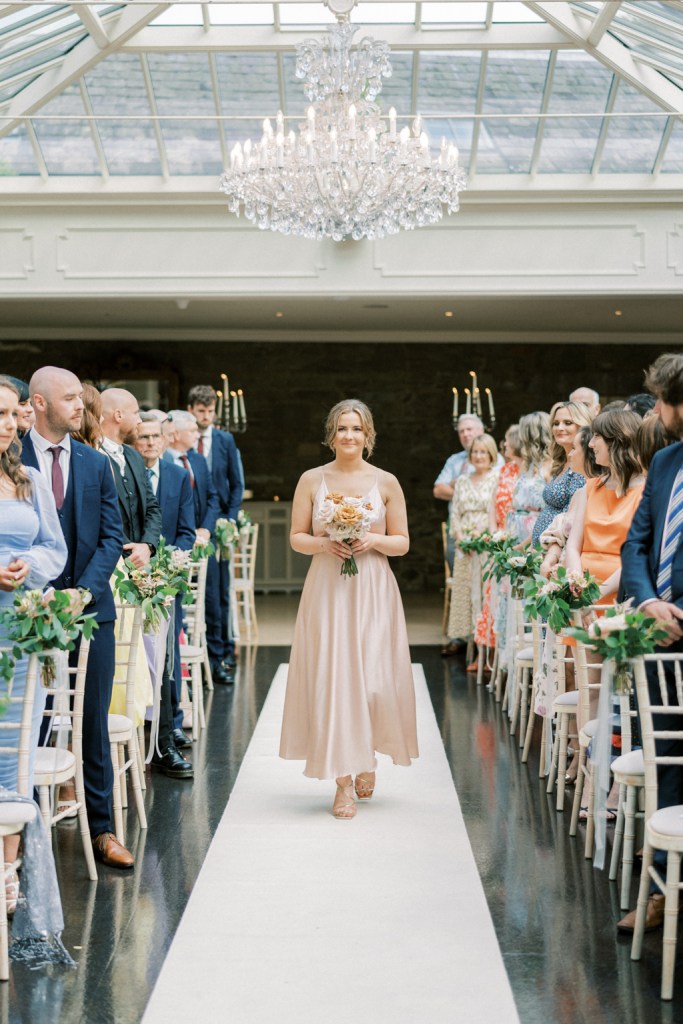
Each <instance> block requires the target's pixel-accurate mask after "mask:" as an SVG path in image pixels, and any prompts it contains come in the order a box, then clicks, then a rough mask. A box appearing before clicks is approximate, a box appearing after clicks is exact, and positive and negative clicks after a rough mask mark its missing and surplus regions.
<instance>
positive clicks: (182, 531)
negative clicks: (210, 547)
mask: <svg viewBox="0 0 683 1024" xmlns="http://www.w3.org/2000/svg"><path fill="white" fill-rule="evenodd" d="M214 525H215V523H214ZM195 539H196V536H195V532H194V498H193V497H192V484H191V483H190V474H189V473H183V479H182V484H181V487H180V495H179V497H178V526H177V529H176V535H175V544H176V547H179V548H181V549H182V550H183V551H190V550H191V549H192V548H193V547H194V542H195Z"/></svg>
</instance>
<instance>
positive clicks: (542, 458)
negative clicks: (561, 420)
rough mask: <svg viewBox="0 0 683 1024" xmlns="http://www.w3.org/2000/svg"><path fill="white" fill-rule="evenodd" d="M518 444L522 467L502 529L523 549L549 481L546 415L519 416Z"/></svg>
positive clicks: (547, 423) (548, 421) (529, 538)
mask: <svg viewBox="0 0 683 1024" xmlns="http://www.w3.org/2000/svg"><path fill="white" fill-rule="evenodd" d="M519 444H520V449H521V452H522V460H523V464H524V466H523V469H522V472H521V473H520V474H519V476H518V478H517V483H516V484H515V490H514V493H513V495H512V505H511V506H510V511H509V513H508V517H507V521H506V523H505V529H506V531H507V532H508V533H509V534H510V536H511V537H512V538H514V539H515V540H516V541H517V543H518V544H519V545H520V546H525V545H527V544H529V542H530V541H531V534H532V531H533V528H534V526H535V524H536V520H537V519H538V516H539V514H540V511H541V508H542V507H543V490H544V488H545V485H546V484H547V482H548V480H549V478H550V465H551V462H550V457H549V455H548V449H549V447H550V417H549V416H548V413H547V412H530V413H528V414H527V415H526V416H522V418H521V420H520V421H519Z"/></svg>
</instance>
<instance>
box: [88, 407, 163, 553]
mask: <svg viewBox="0 0 683 1024" xmlns="http://www.w3.org/2000/svg"><path fill="white" fill-rule="evenodd" d="M101 397H102V434H103V438H102V451H103V452H104V453H105V455H107V456H108V457H109V461H110V462H111V465H112V468H113V471H114V481H115V484H116V491H117V494H118V496H119V509H120V513H121V522H122V523H123V533H124V536H125V539H126V543H125V544H124V545H123V552H124V557H125V558H127V559H130V561H131V562H132V563H133V565H134V566H135V567H136V568H138V569H141V568H143V566H145V565H147V563H148V562H149V560H150V558H151V557H152V555H153V554H154V553H155V551H156V549H157V545H158V543H159V535H160V534H161V509H160V508H159V503H158V501H157V499H156V498H155V497H154V493H153V491H152V488H151V486H150V483H149V480H148V479H147V474H146V473H145V463H144V461H143V459H142V456H141V455H140V453H139V452H136V450H135V448H133V447H131V445H132V444H133V442H134V441H135V437H136V435H137V430H138V425H139V423H140V410H139V409H138V400H137V398H136V397H135V395H132V394H131V393H130V391H126V390H125V389H124V388H108V389H107V390H106V391H103V392H102V396H101Z"/></svg>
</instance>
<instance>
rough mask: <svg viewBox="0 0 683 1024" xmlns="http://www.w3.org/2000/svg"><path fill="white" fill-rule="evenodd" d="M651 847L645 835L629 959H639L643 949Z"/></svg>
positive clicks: (648, 893)
mask: <svg viewBox="0 0 683 1024" xmlns="http://www.w3.org/2000/svg"><path fill="white" fill-rule="evenodd" d="M653 852H654V851H653V849H652V847H651V846H650V844H649V842H648V841H647V836H646V837H645V843H644V845H643V866H642V867H641V869H640V885H639V887H638V903H637V904H636V923H635V927H634V929H633V942H632V943H631V960H640V954H641V953H642V951H643V934H644V932H645V914H646V911H647V901H648V899H649V895H650V867H651V866H652V856H653Z"/></svg>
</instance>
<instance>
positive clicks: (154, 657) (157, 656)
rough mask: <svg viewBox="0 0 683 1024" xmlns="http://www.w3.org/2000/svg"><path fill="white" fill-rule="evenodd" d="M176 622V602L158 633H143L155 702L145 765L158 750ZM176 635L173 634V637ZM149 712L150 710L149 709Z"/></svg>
mask: <svg viewBox="0 0 683 1024" xmlns="http://www.w3.org/2000/svg"><path fill="white" fill-rule="evenodd" d="M174 622H175V602H174V603H173V604H172V605H171V611H170V615H169V617H168V618H167V619H162V621H161V625H160V627H159V632H158V633H143V634H142V644H143V647H144V648H145V655H146V657H147V665H148V666H149V674H150V676H151V677H152V693H153V695H154V696H153V700H152V704H151V711H152V716H151V725H150V730H149V748H148V750H147V754H146V755H145V759H144V760H145V764H149V763H150V761H151V760H152V757H153V756H154V752H155V750H156V751H157V753H160V752H159V750H158V744H159V707H160V704H161V683H162V680H163V677H164V665H165V663H166V647H167V644H168V636H169V632H170V631H171V629H174V628H175V627H174V625H173V624H174ZM173 635H174V633H173V632H171V636H173ZM148 710H149V709H148Z"/></svg>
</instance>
